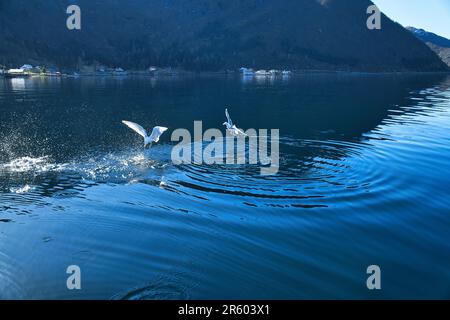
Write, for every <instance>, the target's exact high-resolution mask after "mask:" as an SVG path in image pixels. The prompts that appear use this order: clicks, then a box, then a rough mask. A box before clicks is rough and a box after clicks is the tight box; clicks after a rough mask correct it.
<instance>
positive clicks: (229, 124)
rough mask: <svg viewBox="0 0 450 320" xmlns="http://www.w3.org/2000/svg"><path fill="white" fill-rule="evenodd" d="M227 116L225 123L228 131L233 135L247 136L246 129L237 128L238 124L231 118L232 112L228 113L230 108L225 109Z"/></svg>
mask: <svg viewBox="0 0 450 320" xmlns="http://www.w3.org/2000/svg"><path fill="white" fill-rule="evenodd" d="M225 116H226V117H227V122H224V123H223V125H224V126H225V127H226V128H227V131H228V132H229V133H230V134H231V135H232V136H246V134H245V133H244V131H242V130H241V129H239V128H237V127H236V125H234V124H233V121H232V120H231V117H230V114H229V113H228V109H225Z"/></svg>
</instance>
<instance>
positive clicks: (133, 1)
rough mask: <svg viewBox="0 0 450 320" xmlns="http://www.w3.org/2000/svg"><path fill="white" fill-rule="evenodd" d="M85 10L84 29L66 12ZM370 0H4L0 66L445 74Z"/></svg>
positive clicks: (0, 13) (421, 46) (435, 59)
mask: <svg viewBox="0 0 450 320" xmlns="http://www.w3.org/2000/svg"><path fill="white" fill-rule="evenodd" d="M70 4H77V5H78V6H80V8H81V21H82V23H81V30H79V31H73V30H72V31H70V30H68V29H67V28H66V19H67V17H68V15H67V14H66V9H67V7H68V5H70ZM371 4H372V3H371V1H369V0H127V1H120V0H77V1H73V0H72V1H68V0H46V1H42V0H14V1H11V0H0V43H1V46H0V64H4V65H8V66H11V65H21V64H23V63H31V64H55V65H57V66H60V67H62V66H65V67H71V68H76V67H79V66H81V65H89V64H94V63H98V64H104V65H107V66H118V65H120V66H122V67H124V68H130V69H142V68H147V67H148V66H150V65H156V66H161V67H167V66H171V67H175V68H183V69H188V70H226V69H236V68H239V67H240V66H248V67H255V68H290V69H294V70H302V69H319V70H354V71H441V70H445V69H446V65H445V64H444V63H442V62H441V60H440V59H439V58H438V57H437V56H436V54H435V53H434V52H432V51H431V50H430V49H429V48H428V47H427V46H426V45H424V44H423V43H422V42H421V41H419V40H418V39H417V38H416V37H414V36H413V35H412V34H411V33H410V32H408V31H407V30H405V29H404V28H403V27H402V26H400V25H399V24H397V23H394V22H392V21H391V20H390V19H389V18H387V17H386V16H383V18H382V29H381V30H368V29H367V27H366V20H367V17H368V14H367V13H366V10H367V7H368V6H369V5H371Z"/></svg>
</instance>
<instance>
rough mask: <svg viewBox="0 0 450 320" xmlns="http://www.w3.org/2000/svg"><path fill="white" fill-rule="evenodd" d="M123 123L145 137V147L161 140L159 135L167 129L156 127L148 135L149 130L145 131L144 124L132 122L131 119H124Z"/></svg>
mask: <svg viewBox="0 0 450 320" xmlns="http://www.w3.org/2000/svg"><path fill="white" fill-rule="evenodd" d="M122 123H123V124H124V125H126V126H127V127H129V128H130V129H132V130H134V131H136V132H137V133H139V135H141V136H142V137H143V138H144V148H146V147H147V146H151V144H152V143H157V142H158V141H159V137H161V135H162V134H163V133H164V131H166V130H167V128H166V127H159V126H157V127H154V128H153V130H152V134H151V135H148V134H147V131H145V129H144V128H142V126H140V125H138V124H137V123H134V122H131V121H125V120H122Z"/></svg>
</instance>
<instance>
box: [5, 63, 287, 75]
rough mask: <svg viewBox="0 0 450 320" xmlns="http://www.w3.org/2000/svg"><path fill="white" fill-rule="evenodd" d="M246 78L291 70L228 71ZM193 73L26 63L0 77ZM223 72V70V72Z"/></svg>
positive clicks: (279, 73) (8, 70) (245, 69)
mask: <svg viewBox="0 0 450 320" xmlns="http://www.w3.org/2000/svg"><path fill="white" fill-rule="evenodd" d="M237 72H239V73H240V75H241V76H242V77H244V78H253V77H256V78H261V77H270V78H272V77H277V76H280V77H284V78H285V77H289V76H290V75H291V73H292V72H291V71H290V70H276V69H271V70H264V69H261V70H254V69H252V68H246V67H242V68H240V69H239V70H228V71H226V73H231V74H234V73H237ZM186 73H192V72H188V71H184V70H178V69H174V68H159V67H155V66H151V67H149V68H148V69H147V70H138V71H136V70H132V71H127V70H124V69H123V68H121V67H114V68H111V67H105V66H95V67H94V66H84V67H83V68H81V70H79V71H74V72H61V71H60V70H58V69H57V68H56V67H43V66H32V65H30V64H24V65H23V66H21V67H18V68H11V69H8V68H6V67H4V66H0V77H4V78H28V77H80V76H127V75H151V76H170V75H179V74H186ZM222 73H223V72H222Z"/></svg>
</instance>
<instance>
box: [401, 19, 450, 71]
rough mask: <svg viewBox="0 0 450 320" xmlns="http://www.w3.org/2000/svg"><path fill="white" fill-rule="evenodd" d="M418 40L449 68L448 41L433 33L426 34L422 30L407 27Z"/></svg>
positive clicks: (449, 48) (449, 41)
mask: <svg viewBox="0 0 450 320" xmlns="http://www.w3.org/2000/svg"><path fill="white" fill-rule="evenodd" d="M407 29H408V30H409V31H411V32H412V33H413V34H414V35H415V36H416V37H417V38H418V39H420V40H422V41H423V42H425V43H426V44H427V45H428V46H429V47H430V48H431V50H433V51H434V52H436V53H437V54H438V56H439V57H440V58H441V59H442V61H444V62H445V63H446V64H447V65H448V66H449V67H450V40H449V39H447V38H444V37H441V36H438V35H437V34H435V33H432V32H427V31H425V30H423V29H416V28H413V27H407Z"/></svg>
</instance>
